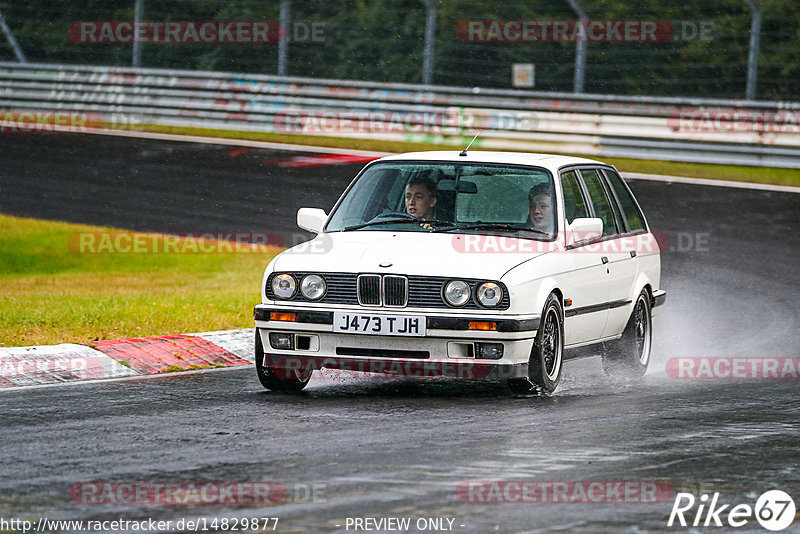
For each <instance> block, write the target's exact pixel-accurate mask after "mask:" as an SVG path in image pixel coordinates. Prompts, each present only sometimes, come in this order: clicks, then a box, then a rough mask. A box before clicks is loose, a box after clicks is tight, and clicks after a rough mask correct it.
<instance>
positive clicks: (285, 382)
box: [255, 328, 311, 393]
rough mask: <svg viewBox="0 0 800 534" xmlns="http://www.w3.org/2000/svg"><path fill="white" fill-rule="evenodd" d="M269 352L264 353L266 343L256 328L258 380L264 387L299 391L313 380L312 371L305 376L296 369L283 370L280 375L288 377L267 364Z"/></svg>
mask: <svg viewBox="0 0 800 534" xmlns="http://www.w3.org/2000/svg"><path fill="white" fill-rule="evenodd" d="M268 356H269V355H268V354H264V345H263V344H262V343H261V335H260V334H259V333H258V328H256V339H255V364H256V373H257V374H258V380H259V382H261V385H262V386H264V388H266V389H269V390H271V391H279V392H281V393H299V392H300V391H302V390H303V388H304V387H306V385H308V381H309V380H311V371H309V372H308V374H307V375H306V376H305V377H302V376H300V375H299V373H298V372H297V371H295V370H291V371H289V370H281V371H280V372H279V374H280V375H288V376H286V377H283V376H279V374H278V373H276V372H275V369H274V368H272V367H268V366H267V363H266V362H267V357H268Z"/></svg>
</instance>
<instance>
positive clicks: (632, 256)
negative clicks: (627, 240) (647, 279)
mask: <svg viewBox="0 0 800 534" xmlns="http://www.w3.org/2000/svg"><path fill="white" fill-rule="evenodd" d="M635 257H636V251H635V250H631V258H635Z"/></svg>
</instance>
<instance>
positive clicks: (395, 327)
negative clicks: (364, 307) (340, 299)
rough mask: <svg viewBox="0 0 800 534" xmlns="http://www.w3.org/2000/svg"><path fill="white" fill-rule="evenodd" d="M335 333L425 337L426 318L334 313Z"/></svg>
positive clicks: (419, 316) (422, 316) (420, 316)
mask: <svg viewBox="0 0 800 534" xmlns="http://www.w3.org/2000/svg"><path fill="white" fill-rule="evenodd" d="M333 331H334V332H341V333H346V334H373V335H376V336H424V335H425V316H424V315H379V314H374V313H343V312H334V313H333Z"/></svg>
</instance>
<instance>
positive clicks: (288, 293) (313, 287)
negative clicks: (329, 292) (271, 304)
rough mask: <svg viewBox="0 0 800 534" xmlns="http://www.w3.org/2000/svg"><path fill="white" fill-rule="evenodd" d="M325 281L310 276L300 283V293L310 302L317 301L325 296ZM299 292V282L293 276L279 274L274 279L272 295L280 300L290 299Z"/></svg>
mask: <svg viewBox="0 0 800 534" xmlns="http://www.w3.org/2000/svg"><path fill="white" fill-rule="evenodd" d="M325 289H326V285H325V279H324V278H322V277H321V276H320V275H318V274H309V275H306V276H304V277H303V280H302V281H301V282H300V292H301V293H302V294H303V296H304V297H305V298H307V299H308V300H317V299H319V298H322V296H323V295H324V294H325ZM296 291H297V281H296V280H295V279H294V276H292V275H291V274H279V275H277V276H275V277H274V278H273V279H272V293H273V294H274V295H275V296H276V297H278V298H279V299H290V298H292V297H293V296H294V294H295V292H296Z"/></svg>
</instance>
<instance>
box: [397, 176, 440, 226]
mask: <svg viewBox="0 0 800 534" xmlns="http://www.w3.org/2000/svg"><path fill="white" fill-rule="evenodd" d="M405 198H406V211H407V212H408V214H409V215H411V216H413V217H414V218H416V219H419V220H431V219H433V218H434V216H433V214H434V207H435V206H436V202H437V200H438V199H437V198H436V186H435V185H434V184H433V181H432V180H430V179H428V178H421V177H414V178H412V179H410V180H409V181H408V183H407V184H406V190H405Z"/></svg>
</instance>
